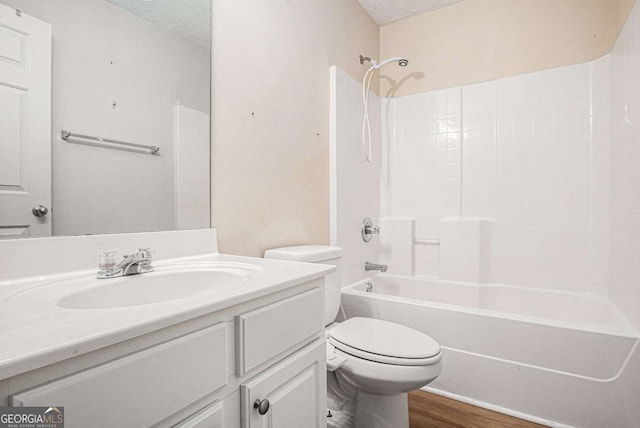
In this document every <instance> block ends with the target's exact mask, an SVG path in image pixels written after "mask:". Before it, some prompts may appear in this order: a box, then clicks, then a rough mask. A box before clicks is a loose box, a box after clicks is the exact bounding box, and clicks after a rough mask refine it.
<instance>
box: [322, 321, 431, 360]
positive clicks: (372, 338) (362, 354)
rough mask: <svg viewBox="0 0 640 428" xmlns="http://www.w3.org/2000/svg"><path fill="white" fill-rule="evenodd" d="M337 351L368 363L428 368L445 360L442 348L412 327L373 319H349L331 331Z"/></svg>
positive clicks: (330, 338) (331, 339)
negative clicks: (426, 366) (427, 366)
mask: <svg viewBox="0 0 640 428" xmlns="http://www.w3.org/2000/svg"><path fill="white" fill-rule="evenodd" d="M328 336H329V343H331V344H332V345H333V346H335V347H336V349H338V350H340V351H342V352H344V353H346V354H349V355H352V356H354V357H358V358H362V359H365V360H368V361H373V362H376V363H383V364H393V365H398V366H425V365H431V364H435V363H437V362H439V361H440V359H441V358H442V353H441V352H440V345H439V344H438V342H436V341H435V340H434V339H433V338H431V337H430V336H428V335H426V334H424V333H422V332H420V331H418V330H415V329H413V328H410V327H407V326H404V325H400V324H396V323H392V322H389V321H384V320H379V319H374V318H360V317H356V318H350V319H348V320H346V321H344V322H342V323H340V324H339V325H337V326H336V327H334V328H332V329H331V330H330V331H329V332H328Z"/></svg>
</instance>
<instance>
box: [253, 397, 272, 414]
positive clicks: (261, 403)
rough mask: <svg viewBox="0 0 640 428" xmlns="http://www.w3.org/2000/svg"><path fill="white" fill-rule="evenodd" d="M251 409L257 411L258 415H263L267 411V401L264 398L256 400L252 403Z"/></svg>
mask: <svg viewBox="0 0 640 428" xmlns="http://www.w3.org/2000/svg"><path fill="white" fill-rule="evenodd" d="M253 408H254V409H258V413H260V414H261V415H264V414H266V413H267V412H268V411H269V400H267V399H266V398H265V399H264V400H260V399H259V398H258V399H257V400H256V401H254V402H253Z"/></svg>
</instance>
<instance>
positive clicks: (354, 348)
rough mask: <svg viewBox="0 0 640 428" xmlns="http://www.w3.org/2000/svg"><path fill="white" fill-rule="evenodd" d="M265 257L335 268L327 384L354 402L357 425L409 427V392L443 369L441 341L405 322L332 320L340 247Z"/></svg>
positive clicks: (329, 283) (328, 298)
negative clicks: (335, 387)
mask: <svg viewBox="0 0 640 428" xmlns="http://www.w3.org/2000/svg"><path fill="white" fill-rule="evenodd" d="M264 257H265V258H269V259H278V260H288V261H296V262H307V263H322V264H329V265H334V266H336V269H337V271H336V272H335V273H332V274H330V275H327V276H326V277H325V326H326V335H327V370H328V372H327V374H328V378H327V381H328V385H329V386H330V389H331V385H332V381H333V385H334V386H335V384H336V383H337V387H339V389H340V393H339V395H342V396H347V397H350V398H351V399H354V400H355V427H356V428H408V427H409V412H408V405H407V393H408V392H409V391H413V390H415V389H418V388H421V387H423V386H425V385H427V384H428V383H429V382H431V381H433V380H434V379H435V378H436V377H437V376H438V375H439V374H440V371H441V369H442V363H441V359H442V352H441V350H440V345H439V344H438V342H437V341H435V340H434V339H433V338H431V337H430V336H428V335H426V334H424V333H422V332H420V331H418V330H415V329H412V328H410V327H406V326H404V325H400V324H396V323H392V322H389V321H384V320H379V319H374V318H362V317H357V318H350V319H347V320H345V321H343V322H341V323H338V324H334V321H335V320H336V317H337V316H338V311H339V309H340V288H341V285H340V270H341V259H342V248H339V247H332V246H327V245H301V246H296V247H284V248H276V249H272V250H267V251H266V252H265V254H264Z"/></svg>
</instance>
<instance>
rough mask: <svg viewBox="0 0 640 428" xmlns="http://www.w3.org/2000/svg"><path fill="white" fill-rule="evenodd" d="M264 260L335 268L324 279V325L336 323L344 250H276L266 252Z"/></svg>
mask: <svg viewBox="0 0 640 428" xmlns="http://www.w3.org/2000/svg"><path fill="white" fill-rule="evenodd" d="M264 258H265V259H277V260H287V261H291V262H306V263H320V264H323V265H332V266H335V267H336V272H334V273H331V274H329V275H327V276H326V277H325V279H324V324H325V325H329V324H331V323H332V322H334V321H335V319H336V317H337V315H338V310H339V309H340V274H341V269H342V266H341V264H342V248H340V247H332V246H329V245H299V246H296V247H283V248H274V249H272V250H267V251H265V253H264Z"/></svg>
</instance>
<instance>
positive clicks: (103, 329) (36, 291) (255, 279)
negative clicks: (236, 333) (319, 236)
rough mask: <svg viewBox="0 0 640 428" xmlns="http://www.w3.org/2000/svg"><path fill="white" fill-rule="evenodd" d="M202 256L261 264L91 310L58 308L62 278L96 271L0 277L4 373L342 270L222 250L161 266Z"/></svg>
mask: <svg viewBox="0 0 640 428" xmlns="http://www.w3.org/2000/svg"><path fill="white" fill-rule="evenodd" d="M198 262H200V263H202V262H222V263H231V264H233V263H241V264H245V265H247V264H248V265H252V266H253V267H254V272H253V273H252V274H251V275H250V276H249V277H248V278H247V279H245V280H244V281H242V282H240V283H238V284H235V285H233V286H232V287H223V288H221V289H219V290H216V291H215V292H210V293H206V294H198V295H195V296H192V297H186V298H181V299H177V300H170V301H166V302H160V303H153V304H144V305H137V306H125V307H113V308H92V309H69V308H64V307H60V306H58V304H57V302H58V301H59V300H60V299H61V298H62V297H65V296H66V295H68V294H69V293H70V291H71V290H69V289H68V288H67V286H66V283H65V287H63V286H61V285H60V283H61V281H64V280H72V282H73V281H75V280H77V279H79V278H87V279H93V278H95V275H96V270H95V269H91V270H76V271H72V272H65V273H56V274H52V275H43V276H38V277H32V278H26V279H24V278H23V279H14V280H9V281H3V282H2V281H0V344H1V346H0V379H6V378H9V377H11V376H15V375H17V374H21V373H25V372H27V371H30V370H33V369H36V368H39V367H43V366H46V365H49V364H53V363H56V362H60V361H63V360H66V359H68V358H71V357H74V356H77V355H81V354H84V353H87V352H91V351H94V350H96V349H100V348H103V347H106V346H109V345H113V344H115V343H119V342H122V341H125V340H128V339H131V338H134V337H137V336H140V335H143V334H147V333H150V332H153V331H155V330H158V329H162V328H165V327H168V326H171V325H175V324H178V323H180V322H184V321H187V320H190V319H194V318H197V317H199V316H202V315H206V314H210V313H213V312H216V311H219V310H222V309H225V308H228V307H231V306H233V305H236V304H239V303H242V302H245V301H249V300H252V299H256V298H259V297H262V296H265V295H268V294H271V293H274V292H278V291H281V290H285V289H287V288H289V287H292V286H294V285H297V284H301V283H303V282H306V281H311V280H314V279H318V278H322V277H323V276H325V275H327V274H328V273H331V272H333V271H335V267H333V266H328V265H319V264H308V263H294V262H284V261H279V260H269V259H260V258H249V257H240V256H231V255H224V254H218V253H215V254H210V255H200V256H191V257H183V258H174V259H165V260H162V261H159V262H156V263H154V266H156V267H157V268H158V269H161V268H162V266H167V265H170V264H174V265H175V264H180V263H187V264H188V263H196V264H197V263H198ZM144 275H149V274H144ZM141 276H143V275H138V276H137V277H141ZM131 278H134V277H131ZM124 280H125V281H126V280H127V279H124ZM100 281H105V283H104V285H102V284H100V286H108V285H109V281H113V279H105V280H100ZM76 282H77V281H76ZM177 286H179V285H177ZM74 291H77V290H74Z"/></svg>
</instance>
